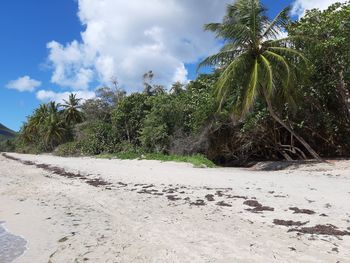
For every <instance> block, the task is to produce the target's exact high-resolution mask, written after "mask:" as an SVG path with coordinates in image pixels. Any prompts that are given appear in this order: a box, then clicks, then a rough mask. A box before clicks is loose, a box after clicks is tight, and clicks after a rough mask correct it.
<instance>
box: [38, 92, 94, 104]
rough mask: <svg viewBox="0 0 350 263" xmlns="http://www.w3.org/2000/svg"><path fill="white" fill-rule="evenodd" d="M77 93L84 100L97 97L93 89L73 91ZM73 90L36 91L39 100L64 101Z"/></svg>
mask: <svg viewBox="0 0 350 263" xmlns="http://www.w3.org/2000/svg"><path fill="white" fill-rule="evenodd" d="M73 93H74V94H76V95H77V98H80V99H82V100H83V101H85V100H88V99H92V98H94V97H95V92H92V91H76V92H73ZM70 94H71V92H54V91H52V90H39V91H38V92H37V93H36V97H37V99H38V100H40V101H43V102H48V101H55V102H57V103H62V102H63V100H67V99H68V97H69V95H70Z"/></svg>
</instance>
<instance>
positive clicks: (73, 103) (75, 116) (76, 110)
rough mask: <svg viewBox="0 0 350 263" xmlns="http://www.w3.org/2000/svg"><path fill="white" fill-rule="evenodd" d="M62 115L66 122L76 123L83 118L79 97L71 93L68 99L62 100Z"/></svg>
mask: <svg viewBox="0 0 350 263" xmlns="http://www.w3.org/2000/svg"><path fill="white" fill-rule="evenodd" d="M63 101H64V104H62V105H61V106H62V107H63V108H64V116H65V120H66V122H67V124H77V123H80V122H82V121H83V120H84V115H83V113H82V112H81V110H80V109H81V105H80V101H81V99H78V98H77V97H76V94H73V93H71V94H70V95H69V98H68V100H63Z"/></svg>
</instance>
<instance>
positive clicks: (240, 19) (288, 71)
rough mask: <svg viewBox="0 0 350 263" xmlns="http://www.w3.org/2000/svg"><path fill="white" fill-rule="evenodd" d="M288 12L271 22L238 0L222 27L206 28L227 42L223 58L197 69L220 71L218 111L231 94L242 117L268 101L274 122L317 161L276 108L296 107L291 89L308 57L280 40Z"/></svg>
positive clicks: (258, 7)
mask: <svg viewBox="0 0 350 263" xmlns="http://www.w3.org/2000/svg"><path fill="white" fill-rule="evenodd" d="M289 11H290V8H289V7H287V8H285V9H283V10H282V11H281V12H280V13H279V14H278V15H277V16H276V17H275V18H274V19H273V20H270V19H269V18H268V17H267V15H266V8H265V7H264V6H263V5H262V4H261V3H260V1H259V0H237V1H236V2H235V3H234V4H231V5H228V7H227V13H226V16H225V17H224V19H223V22H222V23H211V24H207V25H205V29H206V30H209V31H212V32H215V33H216V36H217V37H218V38H221V39H224V41H225V42H224V43H225V44H224V47H223V48H222V49H221V50H220V52H219V53H217V54H215V55H213V56H210V57H208V58H206V59H205V60H204V61H203V62H202V63H201V64H200V65H199V68H201V67H205V66H215V67H216V68H218V69H220V70H221V75H220V77H219V80H218V82H217V89H216V92H217V96H218V99H219V100H220V105H221V104H222V102H223V101H224V100H225V98H226V96H227V94H228V92H230V91H231V92H232V91H233V90H234V91H235V93H236V94H238V96H237V99H236V100H235V102H234V113H235V114H236V115H238V116H240V117H244V116H245V115H246V114H247V113H248V112H249V111H250V110H251V109H252V107H253V106H254V105H255V102H256V101H257V99H258V98H262V99H264V100H265V102H266V105H267V108H268V111H269V113H270V115H271V117H272V118H273V119H274V120H275V121H276V122H278V123H279V124H280V125H282V126H283V127H284V128H285V129H286V130H288V131H289V132H290V133H291V134H292V136H294V137H295V138H296V139H297V140H298V141H299V142H300V143H301V144H302V145H303V146H304V147H305V148H306V149H307V150H308V152H309V153H310V154H311V155H312V156H313V157H314V158H315V159H317V160H320V157H319V155H318V154H317V153H316V152H315V151H314V150H313V149H312V148H311V146H310V145H309V144H308V143H307V142H306V141H305V140H304V139H303V138H302V137H300V136H299V135H297V134H296V133H295V131H294V130H293V129H292V128H291V127H290V126H288V125H287V124H286V123H284V121H283V120H282V119H281V118H280V117H279V116H278V114H277V113H276V112H275V109H274V106H275V105H274V102H275V101H276V102H281V101H285V102H288V103H289V105H291V106H295V104H296V101H295V90H294V89H293V87H295V86H294V84H295V81H296V78H297V76H298V74H299V73H300V70H301V67H302V66H306V65H307V60H306V59H305V57H304V56H303V55H302V54H301V53H300V52H299V51H298V50H296V49H293V48H292V45H291V38H289V37H287V38H282V39H279V36H280V35H281V33H283V30H284V28H285V27H286V26H287V25H288V23H289V21H290V19H289Z"/></svg>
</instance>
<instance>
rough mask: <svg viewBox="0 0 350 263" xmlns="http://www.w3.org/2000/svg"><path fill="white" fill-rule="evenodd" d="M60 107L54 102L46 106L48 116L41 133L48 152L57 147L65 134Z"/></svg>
mask: <svg viewBox="0 0 350 263" xmlns="http://www.w3.org/2000/svg"><path fill="white" fill-rule="evenodd" d="M59 107H60V105H59V104H57V103H55V102H50V103H49V104H48V112H49V114H48V116H47V118H46V119H45V124H44V126H43V133H44V136H45V143H46V146H47V148H48V149H49V150H52V149H53V148H54V147H55V146H56V145H58V144H59V143H60V142H61V141H62V140H63V139H64V136H65V134H66V131H67V128H66V123H65V122H64V120H63V119H62V115H61V112H60V111H59Z"/></svg>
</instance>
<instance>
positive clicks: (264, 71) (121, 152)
mask: <svg viewBox="0 0 350 263" xmlns="http://www.w3.org/2000/svg"><path fill="white" fill-rule="evenodd" d="M349 13H350V3H343V4H341V3H336V4H334V5H331V6H330V7H329V8H328V9H326V10H324V11H320V10H317V9H313V10H311V11H307V12H306V15H305V16H304V17H303V18H302V19H300V20H298V21H293V20H292V19H291V18H290V16H289V14H290V8H288V7H287V8H285V9H283V10H282V11H281V12H280V13H279V14H278V15H277V16H276V17H275V18H273V19H271V18H270V17H269V16H268V13H267V8H266V7H265V6H264V5H263V4H262V3H261V1H259V0H250V1H246V0H236V1H233V3H232V4H230V5H228V6H227V12H226V15H225V17H224V18H223V19H222V21H221V22H220V23H210V24H207V25H205V26H204V29H205V30H208V31H211V32H212V33H214V34H215V36H216V37H217V38H218V39H220V40H221V43H223V44H222V48H221V50H220V51H219V52H218V53H217V54H213V55H212V56H209V57H208V58H206V59H204V60H203V62H202V63H200V64H199V69H200V68H203V67H205V68H206V69H208V67H210V68H211V69H212V71H211V72H210V73H208V74H200V75H199V76H198V77H197V78H196V79H195V80H192V81H191V82H189V83H179V82H177V83H174V84H173V85H172V86H171V87H164V86H162V85H159V84H157V83H156V79H157V78H156V75H157V74H156V73H154V72H153V71H151V70H150V71H148V72H146V73H145V74H144V75H143V91H142V92H141V90H142V87H140V92H135V93H131V94H127V93H126V92H125V91H124V90H123V88H126V89H127V88H128V87H123V88H121V87H120V86H119V85H118V81H117V78H115V79H114V80H112V82H111V83H110V84H109V86H105V87H101V88H99V89H97V90H96V98H94V99H90V100H86V101H82V100H80V99H79V98H77V97H76V96H75V95H74V94H71V95H70V96H69V98H68V99H67V100H65V101H63V102H61V103H56V102H50V103H48V104H43V105H40V107H39V108H37V109H36V110H35V111H34V112H33V114H32V115H31V116H29V117H28V119H27V121H26V122H25V123H24V125H23V127H22V129H21V131H20V133H19V134H18V136H17V137H16V138H15V139H9V137H4V136H0V151H17V152H24V153H40V152H53V153H54V154H57V155H61V156H81V155H84V156H85V155H88V156H98V157H100V158H114V157H118V158H121V159H135V158H136V159H140V158H142V159H150V160H161V161H181V162H188V163H192V164H194V165H196V166H207V167H213V166H214V163H215V164H216V165H226V166H245V165H249V164H251V163H253V162H256V161H263V160H289V161H291V160H305V159H315V160H318V161H321V160H322V158H329V157H349V156H350V136H349V134H350V114H349V113H350V88H349V87H350V85H349V82H350V53H349V43H350V30H348V28H349V25H350V16H349ZM0 128H1V127H0ZM0 132H1V129H0ZM2 133H3V135H4V134H7V135H8V131H3V132H2ZM0 135H1V133H0Z"/></svg>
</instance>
